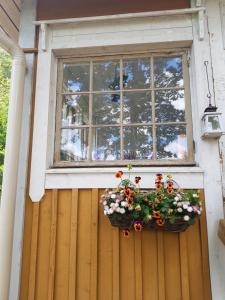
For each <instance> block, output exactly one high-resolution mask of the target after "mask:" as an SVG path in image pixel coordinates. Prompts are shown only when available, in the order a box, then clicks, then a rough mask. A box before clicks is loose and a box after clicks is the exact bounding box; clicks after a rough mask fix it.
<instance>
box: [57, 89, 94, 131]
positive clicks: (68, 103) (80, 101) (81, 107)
mask: <svg viewBox="0 0 225 300" xmlns="http://www.w3.org/2000/svg"><path fill="white" fill-rule="evenodd" d="M88 106H89V96H88V95H73V96H65V97H63V105H62V126H70V125H86V124H88V123H89V121H88V119H89V115H88V114H89V107H88Z"/></svg>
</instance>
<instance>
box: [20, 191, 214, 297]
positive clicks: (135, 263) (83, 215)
mask: <svg viewBox="0 0 225 300" xmlns="http://www.w3.org/2000/svg"><path fill="white" fill-rule="evenodd" d="M100 193H101V191H99V190H98V189H86V190H77V189H74V190H48V191H46V195H45V197H44V199H43V200H42V201H41V202H40V203H32V202H31V201H30V200H28V201H27V203H26V217H25V232H24V246H23V261H22V273H21V292H20V299H21V300H34V299H37V300H50V299H51V300H53V299H54V300H64V299H68V300H72V299H73V300H75V299H77V300H127V299H129V300H147V299H150V298H151V299H153V300H163V299H167V300H170V299H171V300H181V299H182V300H210V299H211V292H210V279H209V266H208V252H207V251H208V250H207V249H208V245H207V237H206V220H205V215H203V216H202V217H201V221H200V222H197V223H196V224H195V225H194V226H192V227H191V228H189V229H188V230H187V231H186V232H185V233H180V234H178V233H165V232H161V231H157V232H156V231H144V232H142V233H141V234H140V233H135V232H132V233H131V236H130V238H129V239H126V238H124V237H123V236H122V233H121V232H120V231H119V230H118V229H116V228H112V227H111V226H110V224H109V222H108V220H107V218H106V217H105V216H104V215H103V213H102V208H101V207H100V205H99V204H98V203H99V194H100ZM202 197H203V194H202Z"/></svg>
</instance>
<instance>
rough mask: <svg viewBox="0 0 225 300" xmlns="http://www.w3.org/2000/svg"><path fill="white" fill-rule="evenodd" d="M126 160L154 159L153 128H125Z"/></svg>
mask: <svg viewBox="0 0 225 300" xmlns="http://www.w3.org/2000/svg"><path fill="white" fill-rule="evenodd" d="M123 136H124V159H128V160H139V159H153V152H152V128H151V127H150V126H138V127H135V126H129V127H124V131H123Z"/></svg>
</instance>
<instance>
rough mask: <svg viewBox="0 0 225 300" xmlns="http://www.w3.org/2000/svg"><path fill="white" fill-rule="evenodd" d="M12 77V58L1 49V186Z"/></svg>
mask: <svg viewBox="0 0 225 300" xmlns="http://www.w3.org/2000/svg"><path fill="white" fill-rule="evenodd" d="M10 75H11V57H10V56H9V55H8V54H7V53H6V52H5V51H3V50H1V49H0V186H1V183H2V175H3V163H4V151H5V139H6V128H7V113H8V101H9V89H10Z"/></svg>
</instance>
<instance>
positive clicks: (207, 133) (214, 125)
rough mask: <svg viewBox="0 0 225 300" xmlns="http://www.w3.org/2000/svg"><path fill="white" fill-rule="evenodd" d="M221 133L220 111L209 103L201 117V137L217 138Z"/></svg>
mask: <svg viewBox="0 0 225 300" xmlns="http://www.w3.org/2000/svg"><path fill="white" fill-rule="evenodd" d="M222 134H223V128H222V120H221V113H218V112H217V107H215V106H212V105H209V106H208V107H207V108H206V109H205V111H204V115H203V117H202V138H203V139H207V138H213V139H216V138H217V139H218V138H220V137H221V135H222Z"/></svg>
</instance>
